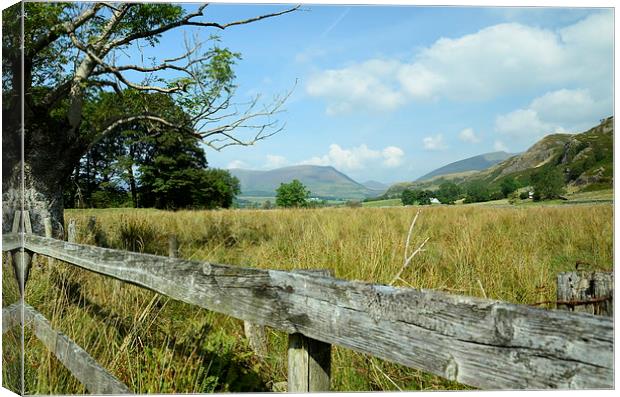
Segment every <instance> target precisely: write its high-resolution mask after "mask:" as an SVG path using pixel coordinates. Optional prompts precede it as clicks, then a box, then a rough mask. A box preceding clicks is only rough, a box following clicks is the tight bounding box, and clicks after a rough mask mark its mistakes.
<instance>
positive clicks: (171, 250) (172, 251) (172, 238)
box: [168, 234, 179, 258]
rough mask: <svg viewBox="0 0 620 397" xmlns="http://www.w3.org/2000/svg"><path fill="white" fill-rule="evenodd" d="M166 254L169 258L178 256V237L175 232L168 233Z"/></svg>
mask: <svg viewBox="0 0 620 397" xmlns="http://www.w3.org/2000/svg"><path fill="white" fill-rule="evenodd" d="M168 256H169V257H170V258H178V257H179V239H178V238H177V235H176V234H170V235H168Z"/></svg>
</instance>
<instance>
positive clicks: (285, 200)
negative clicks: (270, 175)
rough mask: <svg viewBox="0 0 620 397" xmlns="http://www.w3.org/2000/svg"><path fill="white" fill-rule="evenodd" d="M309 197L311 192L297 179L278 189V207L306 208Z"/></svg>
mask: <svg viewBox="0 0 620 397" xmlns="http://www.w3.org/2000/svg"><path fill="white" fill-rule="evenodd" d="M309 197H310V191H309V190H308V189H307V188H306V187H305V186H304V184H303V183H301V182H300V181H299V180H297V179H293V181H292V182H290V183H281V184H280V187H278V188H277V189H276V205H277V206H279V207H287V208H288V207H304V206H306V205H307V200H308V198H309Z"/></svg>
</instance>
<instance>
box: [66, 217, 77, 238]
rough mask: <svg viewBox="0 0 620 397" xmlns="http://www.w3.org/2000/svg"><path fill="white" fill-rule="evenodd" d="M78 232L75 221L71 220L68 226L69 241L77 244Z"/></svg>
mask: <svg viewBox="0 0 620 397" xmlns="http://www.w3.org/2000/svg"><path fill="white" fill-rule="evenodd" d="M76 237H77V231H76V230H75V219H70V220H69V224H68V225H67V241H68V242H70V243H75V241H76V240H77V238H76Z"/></svg>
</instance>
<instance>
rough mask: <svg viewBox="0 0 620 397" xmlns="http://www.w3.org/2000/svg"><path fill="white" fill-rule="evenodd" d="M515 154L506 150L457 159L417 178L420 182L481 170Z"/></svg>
mask: <svg viewBox="0 0 620 397" xmlns="http://www.w3.org/2000/svg"><path fill="white" fill-rule="evenodd" d="M511 156H513V155H512V154H509V153H506V152H493V153H485V154H481V155H478V156H474V157H470V158H467V159H464V160H459V161H455V162H454V163H450V164H448V165H444V166H443V167H441V168H437V169H436V170H434V171H431V172H429V173H428V174H426V175H423V176H421V177H419V178H418V179H417V181H418V182H421V181H426V180H430V179H432V178H433V177H437V176H441V175H450V174H457V173H463V172H468V171H481V170H484V169H487V168H489V167H491V166H492V165H495V164H497V163H499V162H501V161H503V160H506V159H507V158H509V157H511Z"/></svg>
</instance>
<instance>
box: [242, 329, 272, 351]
mask: <svg viewBox="0 0 620 397" xmlns="http://www.w3.org/2000/svg"><path fill="white" fill-rule="evenodd" d="M243 333H244V334H245V337H246V338H247V339H248V343H249V345H250V348H251V349H252V350H253V351H254V354H256V355H257V356H259V357H265V356H267V335H266V334H265V327H264V326H263V325H259V324H254V323H251V322H249V321H244V322H243Z"/></svg>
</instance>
